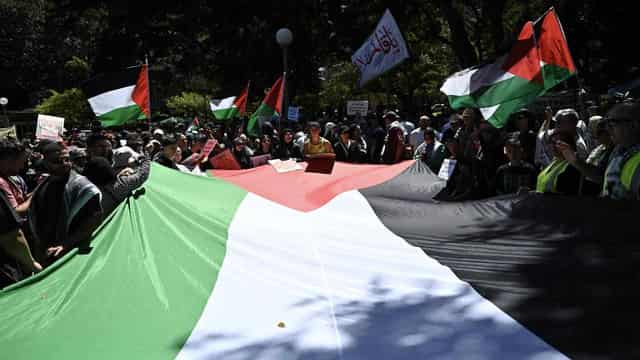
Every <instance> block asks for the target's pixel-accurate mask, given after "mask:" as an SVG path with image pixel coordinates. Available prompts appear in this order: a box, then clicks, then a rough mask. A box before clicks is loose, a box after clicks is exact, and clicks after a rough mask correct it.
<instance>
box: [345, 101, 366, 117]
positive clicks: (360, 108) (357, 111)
mask: <svg viewBox="0 0 640 360" xmlns="http://www.w3.org/2000/svg"><path fill="white" fill-rule="evenodd" d="M368 111H369V101H367V100H361V101H356V100H349V101H347V115H362V116H367V112H368Z"/></svg>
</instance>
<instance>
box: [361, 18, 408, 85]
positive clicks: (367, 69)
mask: <svg viewBox="0 0 640 360" xmlns="http://www.w3.org/2000/svg"><path fill="white" fill-rule="evenodd" d="M408 57H409V51H408V50H407V44H405V42H404V38H403V37H402V33H401V32H400V29H399V28H398V24H396V21H395V19H394V18H393V16H392V15H391V12H390V11H389V10H388V9H387V11H385V12H384V15H382V18H381V19H380V21H379V22H378V26H376V30H375V31H374V32H373V34H371V36H369V38H368V39H367V41H365V43H364V44H363V45H362V46H361V47H360V49H358V51H356V53H355V54H353V56H352V57H351V62H352V63H353V64H354V65H355V66H357V67H358V69H360V82H359V85H360V86H363V85H364V84H365V83H366V82H367V81H369V80H371V79H373V78H375V77H376V76H378V75H380V74H382V73H384V72H385V71H387V70H389V69H391V68H392V67H394V66H396V65H398V64H399V63H401V62H402V61H404V59H406V58H408Z"/></svg>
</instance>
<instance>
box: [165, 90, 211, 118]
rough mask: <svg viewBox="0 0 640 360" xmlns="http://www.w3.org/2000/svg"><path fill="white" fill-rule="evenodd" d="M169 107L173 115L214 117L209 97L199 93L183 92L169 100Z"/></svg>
mask: <svg viewBox="0 0 640 360" xmlns="http://www.w3.org/2000/svg"><path fill="white" fill-rule="evenodd" d="M167 108H168V109H169V112H170V113H171V115H173V116H177V117H182V118H193V117H195V116H197V117H198V118H200V119H209V118H211V117H212V113H211V108H210V105H209V99H208V98H207V97H206V96H204V95H200V94H198V93H194V92H182V93H181V94H180V95H176V96H172V97H170V98H169V99H168V100H167Z"/></svg>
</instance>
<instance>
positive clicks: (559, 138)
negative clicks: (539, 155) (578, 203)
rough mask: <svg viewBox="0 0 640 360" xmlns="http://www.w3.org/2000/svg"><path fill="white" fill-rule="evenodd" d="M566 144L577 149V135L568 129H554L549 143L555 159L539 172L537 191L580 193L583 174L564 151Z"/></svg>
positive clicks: (574, 149)
mask: <svg viewBox="0 0 640 360" xmlns="http://www.w3.org/2000/svg"><path fill="white" fill-rule="evenodd" d="M564 144H567V145H568V146H569V147H570V148H571V149H572V150H573V151H574V152H575V151H576V142H575V137H574V135H573V134H572V133H570V132H569V131H567V130H560V129H554V130H552V131H551V132H550V135H549V144H548V145H549V147H550V149H551V152H552V154H553V160H552V161H551V163H550V164H549V165H547V166H546V167H545V168H544V169H543V170H542V171H541V172H540V174H538V179H537V181H536V192H538V193H551V194H563V195H577V194H578V193H579V190H580V181H581V180H580V178H581V175H580V172H579V171H578V169H577V168H576V167H575V166H573V165H571V163H570V162H569V160H568V159H567V157H566V156H565V154H564V152H563V151H562V149H563V148H562V146H563V145H564Z"/></svg>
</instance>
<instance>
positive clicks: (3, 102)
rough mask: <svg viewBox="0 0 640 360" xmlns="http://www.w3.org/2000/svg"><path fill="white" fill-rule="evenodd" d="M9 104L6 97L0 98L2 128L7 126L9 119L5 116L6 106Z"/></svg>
mask: <svg viewBox="0 0 640 360" xmlns="http://www.w3.org/2000/svg"><path fill="white" fill-rule="evenodd" d="M8 103H9V99H7V98H6V97H4V96H3V97H0V106H2V113H3V114H4V119H3V121H2V122H0V123H2V126H9V117H8V116H7V104H8Z"/></svg>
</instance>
